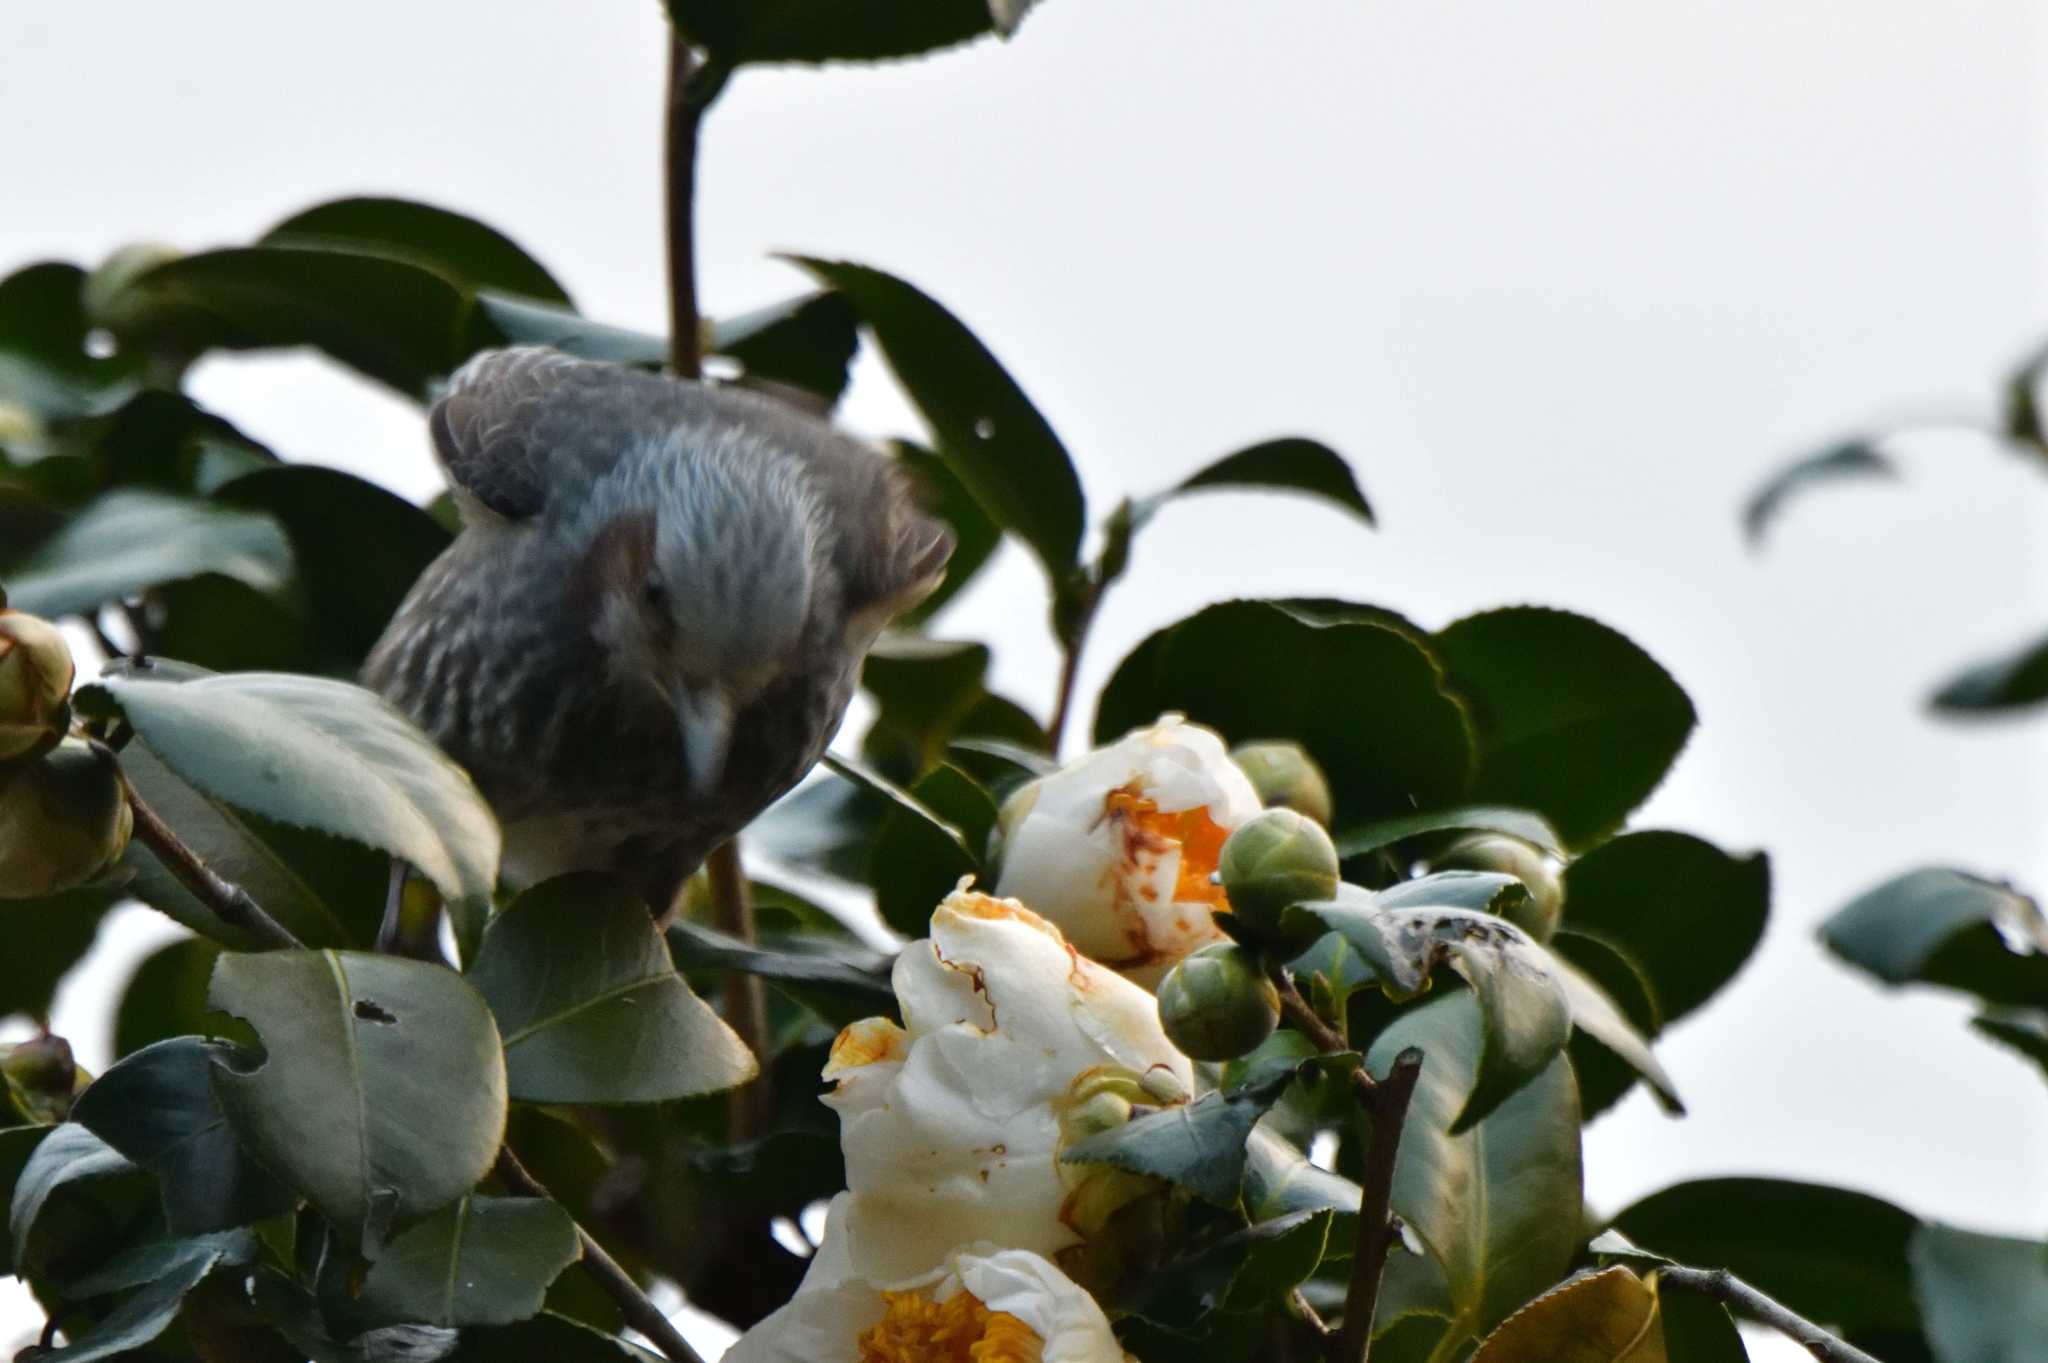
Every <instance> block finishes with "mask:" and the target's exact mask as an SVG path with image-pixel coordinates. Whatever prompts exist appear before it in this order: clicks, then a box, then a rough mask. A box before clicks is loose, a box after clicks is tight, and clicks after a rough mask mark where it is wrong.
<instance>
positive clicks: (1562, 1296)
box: [1471, 1266, 1665, 1363]
mask: <svg viewBox="0 0 2048 1363" xmlns="http://www.w3.org/2000/svg"><path fill="white" fill-rule="evenodd" d="M1471 1363H1665V1354H1664V1331H1663V1328H1662V1326H1661V1325H1660V1323H1659V1322H1658V1319H1657V1296H1656V1294H1655V1293H1654V1292H1652V1291H1651V1290H1650V1288H1649V1286H1648V1285H1647V1284H1645V1283H1644V1282H1643V1280H1642V1279H1641V1278H1638V1277H1637V1276H1636V1275H1635V1274H1633V1273H1631V1272H1629V1271H1628V1270H1627V1269H1625V1268H1621V1267H1619V1266H1617V1267H1614V1268H1609V1269H1603V1270H1602V1271H1600V1272H1598V1273H1591V1274H1587V1275H1586V1276H1584V1277H1579V1278H1573V1279H1572V1280H1571V1281H1570V1282H1567V1283H1565V1284H1564V1285H1563V1286H1562V1287H1559V1288H1556V1289H1555V1290H1553V1291H1550V1292H1546V1293H1544V1294H1543V1295H1542V1296H1540V1297H1538V1298H1536V1300H1534V1301H1532V1302H1530V1303H1529V1304H1528V1305H1527V1306H1525V1307H1523V1308H1522V1309H1521V1310H1519V1311H1517V1312H1515V1314H1514V1315H1512V1316H1509V1317H1508V1318H1507V1319H1506V1320H1504V1321H1502V1322H1501V1325H1500V1328H1499V1329H1497V1330H1495V1331H1494V1332H1493V1333H1492V1334H1490V1335H1488V1336H1487V1337H1486V1339H1485V1340H1484V1341H1483V1342H1482V1343H1481V1344H1480V1346H1479V1351H1478V1352H1477V1353H1475V1354H1473V1355H1472V1359H1471Z"/></svg>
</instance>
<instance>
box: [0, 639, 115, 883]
mask: <svg viewBox="0 0 2048 1363" xmlns="http://www.w3.org/2000/svg"><path fill="white" fill-rule="evenodd" d="M75 676H76V668H75V666H74V665H73V663H72V661H71V650H70V648H69V647H68V646H67V645H66V644H65V642H64V636H63V634H62V633H60V632H59V631H58V629H57V627H56V626H55V625H52V624H51V623H50V622H49V621H47V620H43V619H41V618H39V617H37V616H34V615H30V614H28V613H27V612H25V611H18V610H9V609H6V608H5V607H0V899H30V898H35V897H38V896H41V895H48V894H55V893H57V892H59V891H61V890H68V889H71V888H73V887H74V886H78V885H82V884H84V883H85V882H86V881H89V880H92V879H94V878H96V877H98V876H100V875H102V874H104V873H105V872H106V871H108V870H109V869H111V868H112V866H113V864H114V863H115V862H116V861H117V860H119V858H120V856H121V853H122V852H123V851H125V850H126V849H127V846H128V837H129V834H130V833H131V832H132V831H133V828H134V820H133V815H132V814H131V813H130V811H129V808H128V799H127V790H126V788H125V786H124V785H123V783H122V777H121V773H120V770H119V768H118V767H117V766H116V765H115V764H114V762H113V759H112V758H111V757H109V756H108V755H107V754H106V753H105V752H104V751H103V750H100V749H97V748H94V747H93V746H92V745H91V744H88V743H86V742H84V741H83V740H81V739H76V738H70V737H67V736H66V730H67V729H68V728H69V727H70V723H71V683H72V681H73V679H74V678H75Z"/></svg>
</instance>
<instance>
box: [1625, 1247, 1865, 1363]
mask: <svg viewBox="0 0 2048 1363" xmlns="http://www.w3.org/2000/svg"><path fill="white" fill-rule="evenodd" d="M1657 1282H1658V1284H1659V1286H1660V1289H1661V1288H1664V1287H1675V1288H1677V1289H1678V1290H1679V1291H1681V1292H1695V1293H1698V1294H1699V1295H1700V1296H1702V1297H1711V1298H1712V1299H1713V1300H1715V1301H1717V1302H1720V1303H1721V1304H1722V1305H1723V1306H1726V1307H1728V1308H1729V1309H1730V1310H1732V1311H1735V1312H1737V1313H1738V1314H1741V1315H1744V1316H1748V1317H1749V1318H1750V1319H1751V1320H1753V1321H1756V1322H1757V1323H1758V1324H1760V1325H1768V1326H1770V1327H1771V1328H1772V1329H1773V1330H1776V1331H1777V1332H1778V1333H1779V1334H1781V1335H1783V1336H1785V1338H1787V1339H1789V1340H1791V1341H1792V1342H1793V1343H1795V1344H1797V1345H1799V1346H1800V1347H1801V1348H1803V1349H1805V1350H1806V1351H1807V1352H1808V1353H1810V1354H1812V1355H1813V1356H1814V1357H1815V1358H1817V1359H1819V1360H1821V1363H1878V1360H1877V1359H1876V1358H1874V1357H1872V1356H1871V1355H1869V1354H1867V1353H1865V1352H1863V1350H1861V1349H1859V1348H1857V1347H1856V1346H1855V1345H1853V1344H1850V1343H1848V1342H1846V1341H1844V1340H1841V1339H1837V1338H1836V1337H1835V1336H1833V1335H1831V1334H1829V1333H1828V1332H1827V1331H1826V1330H1823V1329H1821V1328H1820V1326H1818V1325H1815V1324H1814V1323H1813V1322H1812V1321H1810V1320H1808V1319H1807V1318H1806V1317H1804V1316H1802V1315H1800V1314H1799V1313H1798V1312H1796V1311H1794V1310H1793V1309H1792V1308H1791V1307H1789V1306H1786V1305H1785V1304H1784V1303H1782V1302H1779V1301H1775V1300H1773V1299H1772V1298H1770V1297H1767V1296H1765V1295H1764V1294H1763V1293H1762V1292H1760V1291H1758V1290H1757V1289H1756V1288H1754V1287H1751V1286H1750V1285H1749V1284H1748V1283H1746V1282H1744V1281H1742V1279H1740V1278H1738V1277H1736V1276H1735V1275H1734V1274H1733V1273H1730V1272H1729V1271H1728V1270H1727V1269H1725V1268H1683V1267H1680V1266H1678V1265H1676V1264H1673V1265H1671V1266H1670V1267H1668V1268H1660V1269H1658V1270H1657Z"/></svg>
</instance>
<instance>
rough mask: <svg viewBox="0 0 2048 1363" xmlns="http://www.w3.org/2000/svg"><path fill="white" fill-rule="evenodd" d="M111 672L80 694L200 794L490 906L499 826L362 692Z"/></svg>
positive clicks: (395, 718)
mask: <svg viewBox="0 0 2048 1363" xmlns="http://www.w3.org/2000/svg"><path fill="white" fill-rule="evenodd" d="M154 670H155V669H148V668H144V667H139V666H138V667H134V668H127V669H117V670H110V671H108V672H106V673H103V674H102V675H101V678H100V680H99V681H98V682H97V683H95V684H94V685H93V686H91V687H87V688H85V689H84V690H83V691H82V692H81V696H82V697H86V696H91V695H94V694H95V693H96V694H97V696H99V697H103V698H104V700H105V701H106V702H107V703H110V704H111V706H112V707H113V708H115V709H118V710H119V711H120V713H121V714H122V715H123V716H124V717H125V718H126V719H127V721H128V723H129V724H130V725H132V726H133V727H134V729H135V732H136V734H137V736H138V737H139V738H140V739H141V741H142V742H144V743H146V744H148V745H149V748H150V751H151V752H153V753H155V754H156V756H158V757H159V758H161V759H162V760H163V763H164V765H165V766H166V767H168V768H170V769H171V771H172V772H174V773H175V774H176V775H178V776H179V777H180V778H182V779H184V780H186V781H188V782H190V783H191V784H192V785H193V786H194V787H195V788H197V789H198V790H199V791H200V792H202V793H203V794H205V795H207V796H209V797H211V798H213V799H215V800H218V801H221V802H223V803H226V804H229V805H233V806H234V807H236V808H237V809H242V810H248V811H251V812H253V813H257V814H261V815H263V816H264V817H266V818H269V819H272V820H274V821H276V822H278V823H284V824H289V825H292V826H294V827H300V828H314V829H319V830H321V831H322V832H326V833H332V834H334V835H336V836H338V837H343V838H348V839H350V840H352V841H354V842H358V843H361V844H363V845H364V846H366V847H374V848H377V849H378V850H379V851H383V852H388V853H389V854H391V855H392V856H395V857H402V858H404V859H405V860H406V861H408V862H410V863H411V864H412V865H413V867H414V868H416V869H417V870H418V871H419V873H420V874H421V875H422V876H423V877H425V878H426V879H428V880H430V881H432V882H433V883H434V885H435V886H436V887H437V888H438V889H439V890H440V891H441V892H442V894H444V895H445V896H447V897H448V898H449V899H457V900H469V901H472V902H480V901H488V900H489V898H490V895H491V890H492V887H493V885H494V883H495V882H496V880H497V872H498V824H497V820H496V819H495V818H494V817H492V814H491V810H490V807H489V806H488V805H486V804H485V803H484V801H483V797H482V796H480V795H479V794H477V790H476V787H475V785H474V784H472V783H471V781H470V779H469V776H468V774H467V773H465V772H464V771H463V770H462V769H461V768H460V767H458V766H456V765H455V763H454V762H452V761H450V760H449V759H448V757H447V756H446V755H444V754H443V753H442V752H441V750H440V749H439V748H437V747H435V746H434V742H433V740H432V739H430V738H428V737H427V736H426V735H425V734H423V733H421V732H420V731H419V730H418V729H416V728H414V727H413V726H412V724H411V723H410V722H408V721H407V720H406V719H405V718H404V716H402V715H400V714H399V713H398V712H397V711H396V710H394V709H392V708H391V707H390V706H389V705H388V704H386V703H385V702H384V701H383V700H382V699H380V698H379V697H378V696H376V695H375V694H373V693H372V692H369V691H365V690H363V689H362V688H361V687H358V686H351V685H349V684H348V683H346V682H338V681H328V680H326V679H324V678H318V677H301V676H292V675H288V674H284V673H269V672H247V673H236V674H233V675H225V676H208V677H199V678H196V679H193V680H190V681H183V682H178V681H163V680H157V679H155V678H154V677H153V676H152V671H154Z"/></svg>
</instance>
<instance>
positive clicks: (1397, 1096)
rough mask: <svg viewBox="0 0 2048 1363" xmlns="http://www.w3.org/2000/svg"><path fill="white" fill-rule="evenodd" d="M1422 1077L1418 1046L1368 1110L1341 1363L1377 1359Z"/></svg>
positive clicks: (1405, 1054) (1377, 1090)
mask: <svg viewBox="0 0 2048 1363" xmlns="http://www.w3.org/2000/svg"><path fill="white" fill-rule="evenodd" d="M1421 1075H1422V1052H1421V1050H1419V1049H1418V1048H1416V1047H1414V1046H1410V1047H1409V1048H1408V1049H1407V1050H1405V1051H1402V1052H1401V1053H1400V1054H1399V1055H1397V1056H1395V1057H1394V1064H1393V1067H1392V1068H1391V1069H1389V1070H1388V1071H1387V1076H1386V1078H1384V1079H1382V1080H1380V1081H1379V1083H1378V1084H1377V1085H1375V1086H1374V1088H1373V1090H1372V1099H1371V1101H1370V1102H1369V1103H1368V1104H1367V1105H1366V1115H1367V1126H1368V1132H1369V1134H1368V1135H1367V1137H1366V1147H1365V1179H1364V1186H1365V1195H1364V1197H1363V1198H1361V1199H1360V1201H1359V1205H1358V1243H1357V1247H1356V1248H1355V1249H1353V1250H1352V1253H1351V1283H1350V1285H1349V1286H1348V1287H1347V1288H1346V1289H1345V1292H1344V1328H1343V1331H1342V1332H1341V1333H1340V1334H1339V1336H1338V1340H1337V1354H1336V1357H1337V1359H1338V1363H1365V1360H1366V1359H1367V1358H1369V1357H1370V1356H1371V1354H1372V1323H1373V1317H1374V1316H1375V1315H1377V1314H1378V1312H1379V1301H1380V1279H1381V1277H1382V1276H1384V1274H1385V1273H1386V1268H1387V1253H1388V1251H1390V1250H1391V1249H1393V1247H1394V1238H1395V1236H1396V1235H1397V1234H1398V1233H1399V1232H1398V1231H1397V1230H1396V1229H1395V1227H1394V1218H1393V1215H1392V1206H1391V1204H1392V1201H1393V1196H1394V1162H1395V1160H1396V1158H1397V1157H1398V1156H1399V1155H1400V1152H1401V1126H1402V1123H1404V1122H1405V1121H1407V1119H1408V1100H1409V1099H1410V1098H1412V1097H1413V1096H1414V1095H1415V1081H1416V1080H1417V1079H1418V1078H1420V1077H1421Z"/></svg>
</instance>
